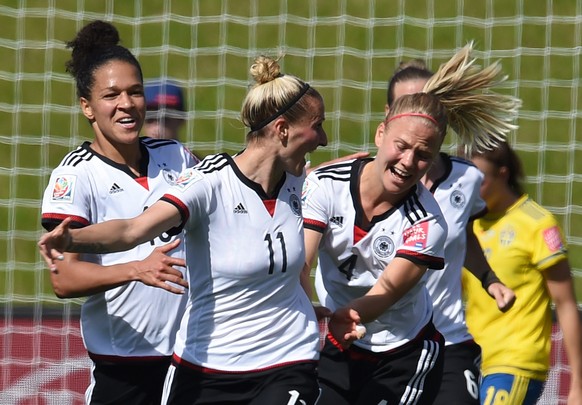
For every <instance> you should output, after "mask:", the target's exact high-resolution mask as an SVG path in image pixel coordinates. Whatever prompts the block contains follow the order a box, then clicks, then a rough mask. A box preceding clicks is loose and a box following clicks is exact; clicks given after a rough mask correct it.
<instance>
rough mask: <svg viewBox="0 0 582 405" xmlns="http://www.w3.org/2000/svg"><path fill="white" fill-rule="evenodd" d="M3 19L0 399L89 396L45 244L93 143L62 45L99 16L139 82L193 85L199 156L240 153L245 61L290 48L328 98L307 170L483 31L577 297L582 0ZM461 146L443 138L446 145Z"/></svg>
mask: <svg viewBox="0 0 582 405" xmlns="http://www.w3.org/2000/svg"><path fill="white" fill-rule="evenodd" d="M0 16H1V17H0V18H1V24H0V60H2V64H0V319H1V320H2V323H1V324H0V351H1V352H2V358H1V359H0V402H2V403H4V402H5V401H4V400H3V399H4V398H7V400H6V403H14V404H19V403H20V402H21V401H25V400H26V398H27V395H29V396H31V397H32V396H35V395H36V396H37V397H38V396H39V395H40V396H43V398H49V399H50V398H53V399H52V400H53V403H80V402H79V401H82V392H79V391H78V390H76V389H73V388H71V387H70V386H67V383H66V382H63V381H61V382H57V380H58V379H59V378H62V376H61V374H59V372H57V373H56V374H51V373H55V370H56V369H58V367H53V366H54V365H55V364H60V365H65V366H63V367H68V368H66V369H67V370H70V372H71V373H72V374H73V375H76V376H77V377H78V378H80V379H81V381H85V380H84V378H85V377H86V374H84V372H86V366H87V364H88V363H87V359H86V357H84V352H83V351H82V350H81V351H79V350H78V345H79V342H80V335H79V331H78V319H77V315H78V310H79V306H80V304H81V303H82V301H83V300H82V299H75V300H59V299H57V298H56V297H55V295H54V293H53V292H52V289H51V287H50V280H49V275H48V270H47V268H46V265H45V263H44V262H43V261H42V260H41V257H40V255H39V253H38V249H37V246H36V243H37V240H38V238H39V237H40V235H41V234H42V232H43V231H42V229H41V227H40V201H41V198H42V195H43V191H44V188H45V187H46V184H47V182H48V178H49V175H50V172H51V170H52V169H53V168H54V167H56V166H57V165H58V163H59V162H60V160H61V159H62V157H63V156H64V155H65V154H66V153H67V152H68V151H70V150H72V149H74V148H75V147H77V146H78V145H79V144H81V143H82V142H83V141H85V140H90V139H92V132H91V130H90V127H89V125H88V123H87V121H86V120H85V119H84V117H83V116H82V114H81V112H80V109H79V107H78V101H77V96H76V94H75V85H74V82H73V79H72V78H71V77H70V76H69V75H68V74H67V73H66V72H65V62H66V61H67V60H68V59H69V57H70V50H67V49H66V48H65V41H68V40H71V39H73V38H74V36H75V34H76V32H77V31H78V30H79V29H80V28H81V27H82V26H83V25H84V24H86V23H87V22H89V21H92V20H96V19H102V20H106V21H111V22H113V23H114V24H115V26H116V27H117V28H118V30H119V32H120V36H121V38H122V44H123V45H125V46H126V47H128V48H129V49H130V50H132V52H133V53H134V54H135V55H136V57H137V58H138V59H139V61H140V63H141V65H142V68H143V73H144V76H145V79H154V78H159V77H167V78H171V79H172V80H174V81H175V82H176V83H178V84H179V85H180V86H182V87H183V89H184V94H185V96H186V107H187V123H186V125H185V126H184V127H183V128H182V130H181V133H180V137H181V140H182V141H183V142H184V143H185V144H186V145H187V146H188V147H190V148H191V149H192V150H193V151H195V152H196V153H197V154H198V155H200V156H204V155H207V154H209V153H215V152H220V151H226V152H232V153H234V152H237V151H239V150H241V149H242V148H243V147H244V141H245V135H246V133H245V129H244V126H243V125H242V123H241V122H240V120H239V111H240V107H241V104H242V100H243V97H244V95H245V93H246V91H247V86H248V85H249V76H248V69H249V66H250V64H251V63H252V61H253V59H254V57H255V56H258V55H260V54H266V55H270V56H277V55H281V56H282V58H281V60H280V63H281V65H282V71H283V72H284V73H289V74H294V75H297V76H299V77H301V78H302V79H304V80H306V81H308V82H309V83H310V84H311V85H313V86H314V87H315V88H317V89H318V90H319V91H320V92H321V94H322V95H323V97H324V100H325V106H326V121H325V123H324V127H325V130H326V132H327V134H328V138H329V144H328V146H327V147H325V148H320V150H318V151H317V152H314V153H312V154H311V155H310V156H309V159H310V160H311V161H312V164H318V163H321V162H324V161H326V160H329V159H332V158H335V157H338V156H342V155H346V154H348V153H352V152H356V151H360V150H366V151H370V152H371V153H374V150H375V146H374V142H373V134H374V130H375V128H376V125H377V124H378V123H379V122H380V121H381V120H382V118H383V115H384V112H383V111H384V110H383V108H384V104H385V102H386V86H387V80H388V78H389V77H390V76H391V74H392V73H393V71H394V69H395V68H396V66H397V64H398V63H399V62H400V61H402V60H408V59H411V58H420V59H424V60H425V61H426V62H427V64H428V66H429V67H430V68H431V69H432V70H433V71H434V70H436V69H437V68H438V66H439V65H440V64H441V63H443V62H445V61H446V60H448V59H449V58H450V57H451V55H452V54H453V53H454V52H455V51H456V50H458V49H459V48H460V47H462V46H464V45H465V44H466V43H467V42H469V41H471V40H474V41H475V56H476V57H477V58H478V63H480V64H482V65H487V64H489V63H492V62H493V61H497V60H500V61H501V64H502V66H503V70H504V72H505V73H506V74H507V75H508V80H507V81H506V82H505V83H503V85H502V86H501V87H500V89H499V91H501V92H506V93H508V94H512V95H515V96H517V97H520V98H521V99H522V100H523V107H522V109H521V111H520V116H519V119H518V120H517V124H518V125H519V129H518V130H517V131H515V132H513V133H511V134H510V136H509V140H510V142H511V143H512V144H513V145H514V147H515V149H516V150H517V152H518V154H519V155H520V157H521V158H522V160H523V163H524V169H525V172H526V174H527V178H526V180H527V186H526V188H527V191H528V193H530V195H531V196H532V198H533V199H535V200H536V201H537V202H539V203H540V204H542V205H543V206H544V207H546V208H548V209H549V210H550V211H551V212H552V213H553V214H555V215H556V217H557V218H558V220H559V221H560V224H561V225H562V227H563V229H564V232H565V235H566V239H567V242H568V245H569V252H570V256H569V257H570V263H571V265H572V269H573V275H574V279H575V283H576V289H577V293H578V302H579V303H580V302H582V141H581V140H580V139H579V138H578V136H577V135H578V133H579V132H580V133H582V109H581V107H580V105H582V86H581V84H582V83H581V79H580V77H581V76H582V66H581V53H582V0H547V1H535V2H534V1H527V0H507V1H499V0H484V1H471V0H454V1H438V0H248V1H240V0H199V1H180V0H168V1H149V0H148V1H146V0H133V1H117V2H116V1H114V0H103V1H99V2H96V1H89V0H59V1H56V0H49V1H37V0H6V1H3V2H2V4H0ZM455 142H456V140H455V138H454V135H453V134H450V135H448V137H447V140H446V141H445V148H448V150H451V151H452V150H453V149H454V147H455ZM49 320H50V322H49ZM47 336H49V337H50V339H49V340H50V341H51V342H53V343H54V342H55V340H53V339H56V342H58V345H56V346H58V347H59V349H58V351H57V352H54V351H53V352H51V349H50V348H47V346H46V344H45V340H43V339H45V338H46V337H47ZM554 342H555V344H556V345H558V344H560V342H561V338H560V334H559V331H557V332H556V333H555V334H554ZM49 346H50V344H49ZM19 350H24V351H25V352H26V356H24V360H23V358H21V357H19V356H20V355H19V354H18V353H20V352H19ZM55 350H57V349H55ZM556 359H558V360H556V361H557V363H558V364H554V365H553V366H554V368H553V372H552V373H551V374H550V379H551V380H552V382H551V387H563V386H564V384H563V383H562V382H561V381H562V380H561V376H564V375H567V374H568V368H567V365H566V364H564V362H563V360H564V357H563V356H561V357H560V356H558V357H556ZM19 362H21V363H19ZM22 362H23V363H22ZM19 364H21V365H22V364H25V367H24V368H22V366H21V365H19ZM32 370H34V371H35V372H38V373H39V374H34V373H33V371H32ZM62 370H63V369H62V368H61V371H62ZM79 370H81V371H79ZM83 370H84V371H83ZM39 375H40V376H42V383H41V380H39V378H41V377H39ZM79 376H80V377H79ZM81 385H82V384H81ZM15 387H16V388H15ZM83 389H84V388H83ZM552 389H553V388H552ZM23 393H24V394H23ZM47 393H48V394H47ZM17 394H18V395H17ZM15 395H16V396H15ZM19 395H20V396H19ZM565 395H566V393H565V392H564V391H563V389H562V390H561V389H556V390H554V391H552V393H550V394H547V393H546V394H545V396H544V398H543V400H542V403H547V404H550V403H551V404H554V403H562V402H563V401H564V400H565ZM54 398H60V399H59V400H55V399H54ZM54 401H56V402H54ZM560 401H562V402H560ZM564 403H565V402H564Z"/></svg>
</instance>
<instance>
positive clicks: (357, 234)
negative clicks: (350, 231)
mask: <svg viewBox="0 0 582 405" xmlns="http://www.w3.org/2000/svg"><path fill="white" fill-rule="evenodd" d="M367 234H368V231H364V230H363V229H362V228H360V227H359V226H357V225H354V245H355V244H356V243H358V242H359V241H361V240H362V238H363V237H364V236H366V235H367Z"/></svg>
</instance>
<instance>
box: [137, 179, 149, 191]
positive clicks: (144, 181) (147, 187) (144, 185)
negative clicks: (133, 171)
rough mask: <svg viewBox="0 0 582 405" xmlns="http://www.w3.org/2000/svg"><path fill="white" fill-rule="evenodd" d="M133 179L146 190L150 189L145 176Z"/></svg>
mask: <svg viewBox="0 0 582 405" xmlns="http://www.w3.org/2000/svg"><path fill="white" fill-rule="evenodd" d="M135 181H137V182H138V183H139V185H140V186H142V187H143V188H145V189H146V190H148V191H149V190H150V186H149V184H148V177H147V176H142V177H137V178H136V179H135Z"/></svg>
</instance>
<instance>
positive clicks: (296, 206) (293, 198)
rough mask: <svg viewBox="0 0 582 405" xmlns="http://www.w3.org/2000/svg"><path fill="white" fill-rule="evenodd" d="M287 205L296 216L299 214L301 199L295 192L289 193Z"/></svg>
mask: <svg viewBox="0 0 582 405" xmlns="http://www.w3.org/2000/svg"><path fill="white" fill-rule="evenodd" d="M289 206H290V207H291V211H293V213H294V214H295V215H297V216H298V217H300V216H301V199H300V198H299V197H298V196H297V194H291V195H290V196H289Z"/></svg>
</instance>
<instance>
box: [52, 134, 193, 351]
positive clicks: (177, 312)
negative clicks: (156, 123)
mask: <svg viewBox="0 0 582 405" xmlns="http://www.w3.org/2000/svg"><path fill="white" fill-rule="evenodd" d="M140 147H141V151H142V167H141V168H140V172H141V173H142V176H141V177H139V176H136V175H135V174H133V173H132V172H131V171H130V170H129V169H128V168H127V166H125V165H120V164H117V163H115V162H113V161H111V160H110V159H108V158H106V157H104V156H101V155H99V154H97V153H96V152H94V151H93V150H92V149H91V147H90V144H89V142H85V143H84V144H83V145H82V146H80V147H78V148H77V149H76V150H74V151H72V152H70V153H68V154H67V155H66V156H65V158H64V159H63V160H62V161H61V163H60V164H59V166H58V167H57V168H55V170H54V171H53V172H52V174H51V178H50V181H49V184H48V187H47V188H46V191H45V193H44V197H43V203H42V224H43V226H44V227H45V228H46V229H52V228H53V227H54V226H56V225H57V224H58V223H60V222H61V221H62V220H63V219H65V218H67V217H72V218H73V222H72V225H71V226H72V227H83V226H86V225H89V224H95V223H99V222H103V221H107V220H110V219H120V218H133V217H135V216H137V215H139V214H141V213H142V212H143V211H144V210H145V209H146V208H147V207H148V206H150V205H152V204H153V203H155V202H156V201H157V200H158V199H159V198H160V197H161V196H162V195H163V194H164V193H165V192H166V191H167V190H168V189H169V187H170V185H171V184H173V183H174V182H175V181H176V180H177V179H178V176H179V174H180V173H181V172H182V171H183V170H184V169H186V168H187V167H191V166H193V165H194V164H195V163H196V162H197V159H196V158H195V157H194V156H193V155H192V154H191V153H190V152H189V151H188V150H186V149H185V148H184V147H183V146H182V145H181V144H179V143H178V142H175V141H173V140H158V139H151V138H140ZM174 238H175V236H169V235H167V234H163V235H160V236H159V237H157V238H155V239H154V240H152V241H151V242H148V243H144V244H142V245H139V246H137V247H135V248H133V249H131V250H128V251H126V252H118V253H109V254H104V255H90V254H87V255H83V259H84V260H87V261H91V262H94V263H98V264H102V265H105V266H107V265H113V264H118V263H126V262H129V261H132V260H141V259H144V258H146V257H147V256H148V255H149V254H150V253H151V252H152V251H153V250H154V249H155V248H156V247H157V246H162V245H164V244H166V243H168V242H170V241H171V240H173V239H174ZM172 254H173V255H174V256H178V257H183V256H184V252H183V245H181V246H180V247H179V248H177V249H176V250H175V251H174V252H173V253H172ZM185 301H186V298H185V295H176V294H172V293H169V292H168V291H165V290H162V289H160V288H155V287H150V286H147V285H145V284H143V283H141V282H137V281H135V282H130V283H127V284H124V285H122V286H120V287H116V288H113V289H111V290H109V291H106V292H103V293H98V294H94V295H92V296H90V297H88V298H87V300H86V301H85V303H84V304H83V306H82V310H81V331H82V334H83V340H84V342H85V346H86V348H87V350H88V351H89V353H90V354H91V355H95V356H99V355H101V356H131V357H145V356H168V355H171V353H172V348H173V344H174V337H175V333H176V330H177V325H178V324H179V319H180V317H181V314H182V312H183V309H184V307H185ZM94 358H96V357H94Z"/></svg>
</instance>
